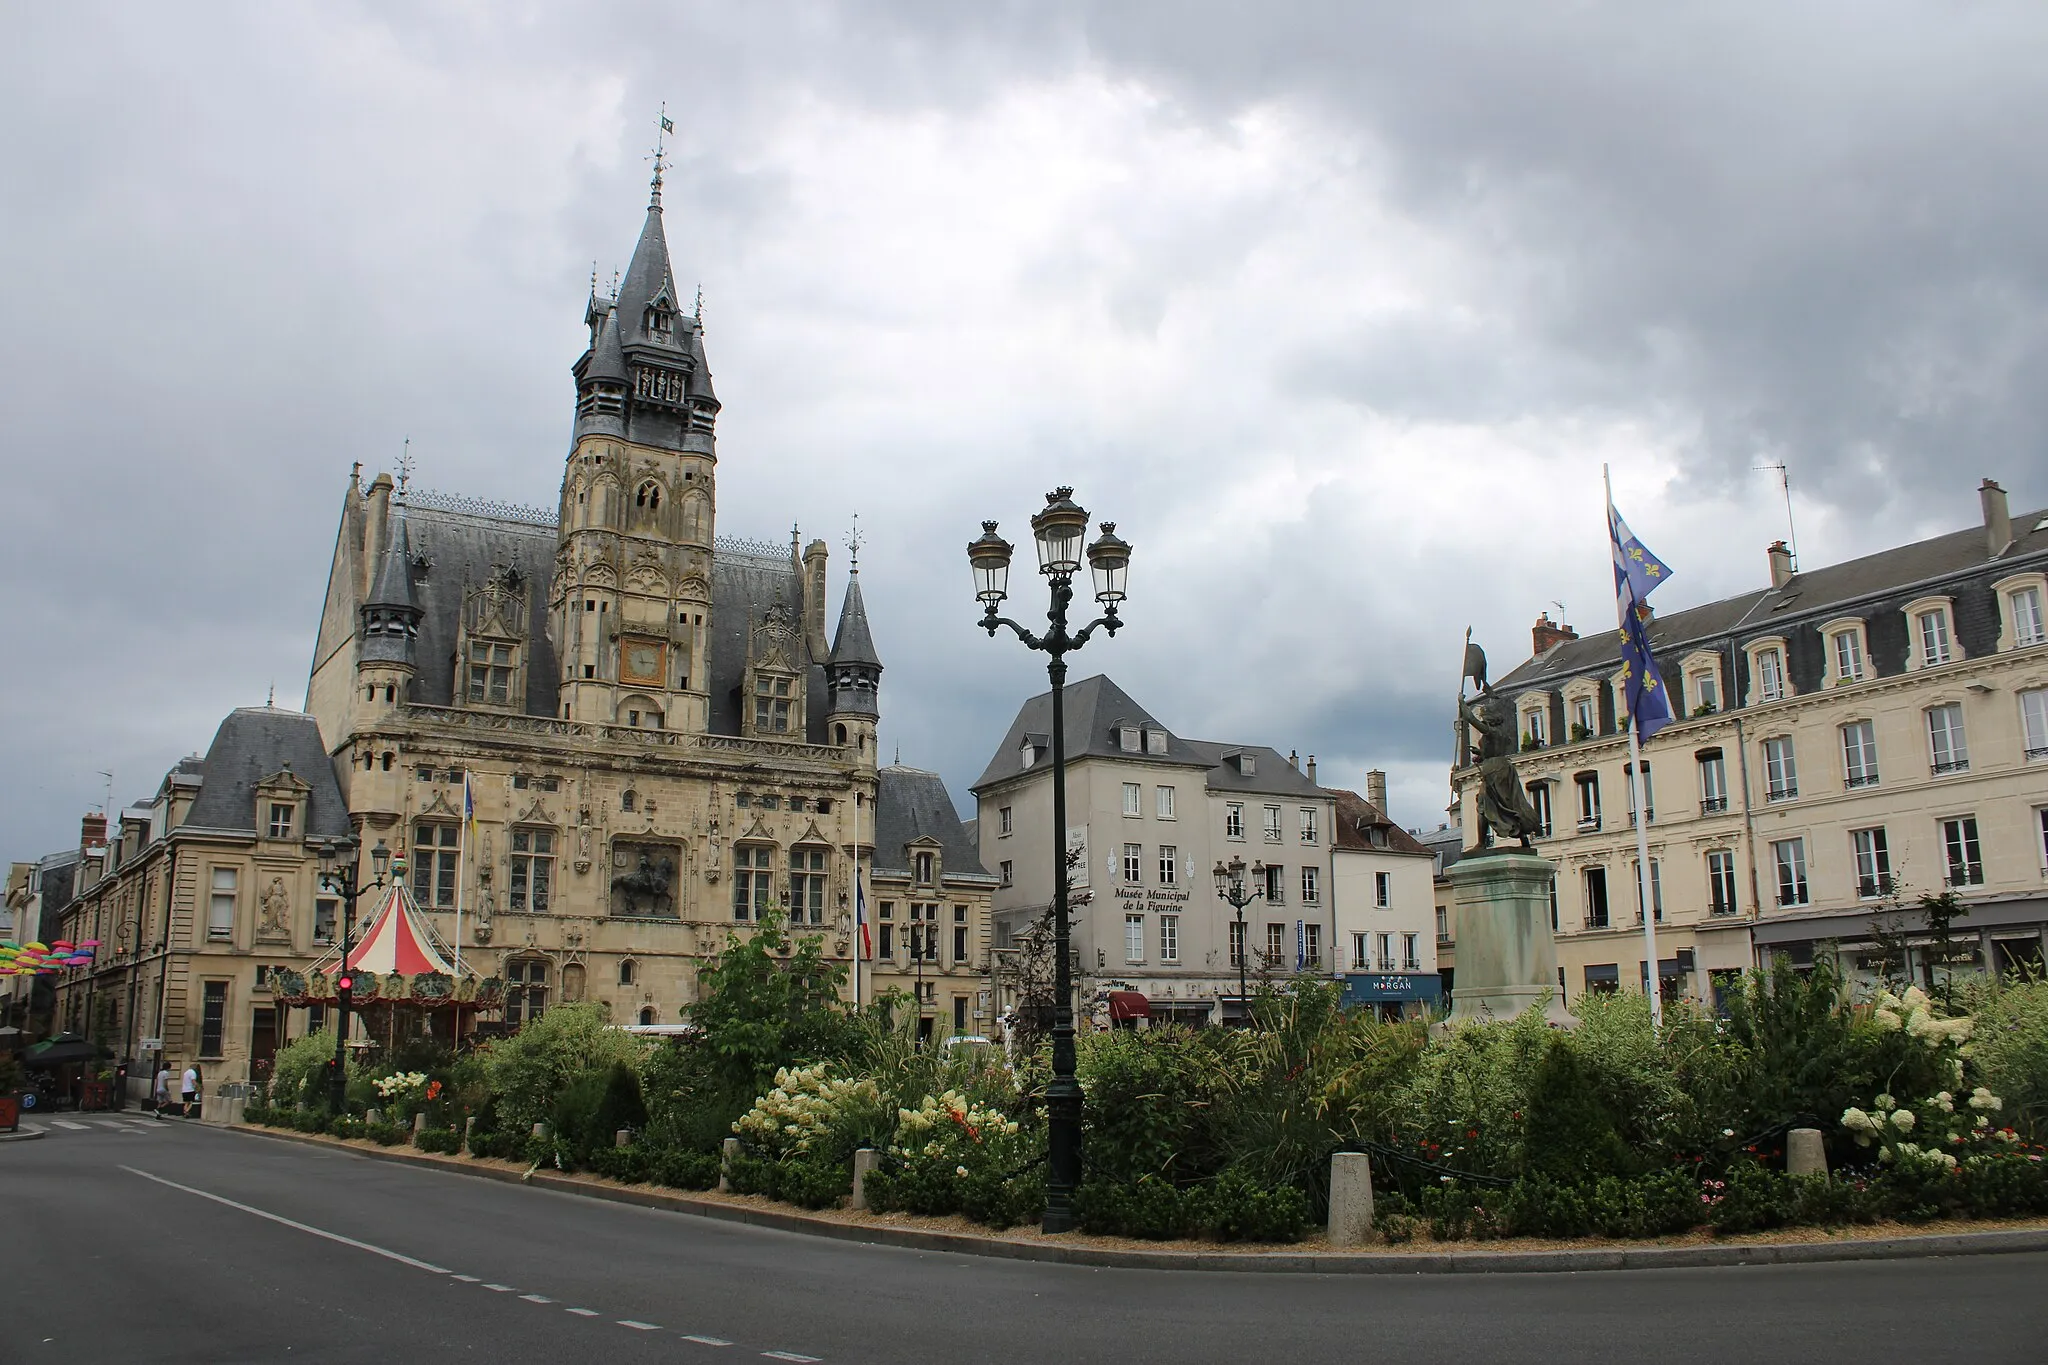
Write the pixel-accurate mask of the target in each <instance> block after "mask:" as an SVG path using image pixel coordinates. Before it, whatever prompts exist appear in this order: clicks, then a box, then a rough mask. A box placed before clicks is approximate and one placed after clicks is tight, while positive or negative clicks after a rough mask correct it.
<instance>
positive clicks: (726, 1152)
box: [718, 1137, 740, 1194]
mask: <svg viewBox="0 0 2048 1365" xmlns="http://www.w3.org/2000/svg"><path fill="white" fill-rule="evenodd" d="M739 1154H740V1140H739V1139H738V1138H736V1137H732V1138H727V1139H726V1140H725V1141H724V1142H723V1143H721V1144H719V1155H718V1192H719V1193H720V1194H730V1193H732V1159H733V1158H734V1157H736V1156H738V1155H739Z"/></svg>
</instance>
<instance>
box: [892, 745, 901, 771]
mask: <svg viewBox="0 0 2048 1365" xmlns="http://www.w3.org/2000/svg"><path fill="white" fill-rule="evenodd" d="M893 766H895V767H898V768H900V767H902V766H903V746H902V745H901V744H899V745H897V746H896V761H895V763H894V765H893Z"/></svg>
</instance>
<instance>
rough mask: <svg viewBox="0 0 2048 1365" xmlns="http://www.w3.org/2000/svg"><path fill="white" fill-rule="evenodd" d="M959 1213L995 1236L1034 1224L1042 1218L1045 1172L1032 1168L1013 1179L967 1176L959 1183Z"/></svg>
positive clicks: (993, 1173)
mask: <svg viewBox="0 0 2048 1365" xmlns="http://www.w3.org/2000/svg"><path fill="white" fill-rule="evenodd" d="M960 1212H961V1213H962V1214H964V1215H966V1216H967V1218H968V1219H969V1220H971V1221H973V1222H976V1223H981V1224H984V1225H986V1226H988V1227H991V1228H994V1229H996V1230H997V1231H998V1232H1000V1231H1002V1230H1003V1229H1004V1228H1013V1227H1016V1226H1017V1225H1019V1224H1020V1223H1035V1222H1037V1221H1038V1220H1039V1219H1040V1218H1041V1217H1043V1216H1044V1214H1045V1171H1044V1169H1043V1168H1042V1167H1034V1168H1032V1169H1031V1170H1028V1171H1025V1172H1024V1173H1023V1174H1021V1175H1014V1176H1005V1175H1004V1174H1002V1173H1001V1172H996V1171H985V1172H984V1171H974V1172H970V1173H969V1174H968V1176H967V1178H966V1179H965V1180H962V1181H961V1182H960Z"/></svg>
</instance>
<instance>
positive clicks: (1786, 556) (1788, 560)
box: [1768, 540, 1792, 588]
mask: <svg viewBox="0 0 2048 1365" xmlns="http://www.w3.org/2000/svg"><path fill="white" fill-rule="evenodd" d="M1768 553H1769V555H1770V557H1771V586H1772V587H1774V588H1782V587H1784V586H1785V585H1786V584H1787V583H1790V582H1791V581H1792V552H1791V551H1790V550H1788V549H1786V548H1785V542H1784V541H1782V540H1774V541H1772V542H1771V548H1770V550H1769V551H1768Z"/></svg>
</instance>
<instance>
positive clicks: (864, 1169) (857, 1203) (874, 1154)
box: [852, 1147, 882, 1209]
mask: <svg viewBox="0 0 2048 1365" xmlns="http://www.w3.org/2000/svg"><path fill="white" fill-rule="evenodd" d="M881 1164H882V1154H881V1153H880V1152H878V1151H876V1150H875V1149H874V1148H872V1147H863V1148H861V1149H860V1150H859V1151H857V1152H855V1153H854V1154H853V1204H852V1207H853V1208H856V1209H864V1208H866V1207H867V1206H868V1173H869V1172H870V1171H872V1170H874V1169H875V1168H876V1167H877V1166H879V1165H881Z"/></svg>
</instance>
